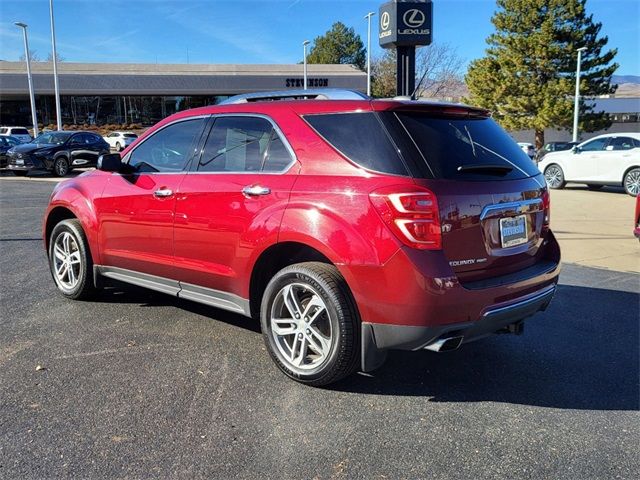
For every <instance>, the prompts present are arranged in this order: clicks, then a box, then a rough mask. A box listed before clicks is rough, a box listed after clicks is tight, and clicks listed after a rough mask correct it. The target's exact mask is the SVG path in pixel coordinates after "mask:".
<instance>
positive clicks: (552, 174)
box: [544, 163, 567, 190]
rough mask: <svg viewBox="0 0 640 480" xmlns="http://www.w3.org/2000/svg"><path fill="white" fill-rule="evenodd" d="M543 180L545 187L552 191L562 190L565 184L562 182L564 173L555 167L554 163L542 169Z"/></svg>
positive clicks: (558, 167) (557, 166) (558, 166)
mask: <svg viewBox="0 0 640 480" xmlns="http://www.w3.org/2000/svg"><path fill="white" fill-rule="evenodd" d="M544 179H545V181H546V182H547V186H548V187H549V188H553V189H554V190H559V189H561V188H564V186H565V185H566V184H567V182H565V180H564V172H563V171H562V168H560V165H556V164H555V163H554V164H551V165H549V166H548V167H547V168H545V169H544Z"/></svg>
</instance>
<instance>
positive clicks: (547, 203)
mask: <svg viewBox="0 0 640 480" xmlns="http://www.w3.org/2000/svg"><path fill="white" fill-rule="evenodd" d="M542 208H543V211H544V220H543V221H542V228H543V229H544V230H548V229H549V223H550V221H551V196H550V195H549V190H548V189H546V188H545V189H544V191H543V192H542Z"/></svg>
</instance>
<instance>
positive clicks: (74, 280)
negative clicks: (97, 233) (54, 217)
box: [49, 218, 96, 300]
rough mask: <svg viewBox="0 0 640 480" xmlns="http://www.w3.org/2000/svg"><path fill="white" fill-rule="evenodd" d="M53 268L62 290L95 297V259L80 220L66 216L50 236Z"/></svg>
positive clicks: (73, 295) (79, 296) (66, 293)
mask: <svg viewBox="0 0 640 480" xmlns="http://www.w3.org/2000/svg"><path fill="white" fill-rule="evenodd" d="M49 270H50V271H51V276H52V277H53V281H54V282H55V284H56V286H57V287H58V291H59V292H60V293H61V294H62V295H63V296H65V297H67V298H70V299H72V300H80V299H84V298H89V297H91V296H92V295H93V294H94V293H95V292H96V287H95V285H94V283H93V259H92V258H91V253H90V252H89V245H88V243H87V237H86V236H85V234H84V230H82V225H81V224H80V221H79V220H77V219H75V218H73V219H68V220H63V221H61V222H60V223H58V224H57V225H56V226H55V227H53V231H52V232H51V236H50V237H49Z"/></svg>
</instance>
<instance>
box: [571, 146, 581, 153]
mask: <svg viewBox="0 0 640 480" xmlns="http://www.w3.org/2000/svg"><path fill="white" fill-rule="evenodd" d="M571 151H572V152H573V153H580V148H579V147H578V146H577V145H574V146H573V147H571Z"/></svg>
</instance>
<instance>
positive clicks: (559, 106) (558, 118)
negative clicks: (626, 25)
mask: <svg viewBox="0 0 640 480" xmlns="http://www.w3.org/2000/svg"><path fill="white" fill-rule="evenodd" d="M497 4H498V10H497V11H496V13H495V14H494V16H493V18H492V19H491V21H492V22H493V24H494V26H495V28H496V32H495V33H494V34H492V35H490V36H489V38H488V39H487V43H488V44H489V48H488V49H487V50H486V57H484V58H481V59H478V60H475V61H473V62H472V63H471V64H470V66H469V70H468V72H467V75H466V82H467V86H468V87H469V91H470V99H469V101H470V102H471V103H473V104H476V105H479V106H482V107H485V108H489V109H491V110H492V111H493V113H494V117H495V118H496V119H497V120H498V121H499V122H500V123H501V124H502V125H503V126H504V127H505V128H508V129H513V130H519V129H533V130H535V136H536V147H537V148H541V147H542V146H543V144H544V129H545V128H550V127H555V128H558V129H568V128H570V126H571V124H572V118H573V101H574V98H573V95H574V89H575V72H576V62H577V52H576V50H577V49H578V48H580V47H586V51H584V52H583V55H582V75H581V81H580V94H581V96H584V97H594V96H597V95H604V94H609V93H613V92H615V89H616V87H617V86H616V85H611V75H612V74H613V73H614V72H615V70H616V69H617V68H618V64H617V63H612V61H613V59H614V57H615V55H616V53H617V50H616V49H612V50H606V51H605V47H606V45H607V42H608V38H607V37H606V36H600V29H601V27H602V24H601V23H597V22H594V21H593V15H588V14H587V12H586V8H585V7H586V0H497ZM580 119H581V122H580V129H581V130H583V131H594V130H599V129H601V128H607V127H608V126H610V125H611V122H610V121H609V119H608V116H607V115H606V114H605V113H604V112H594V111H593V108H592V107H591V106H590V104H589V103H588V102H584V101H581V103H580Z"/></svg>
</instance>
